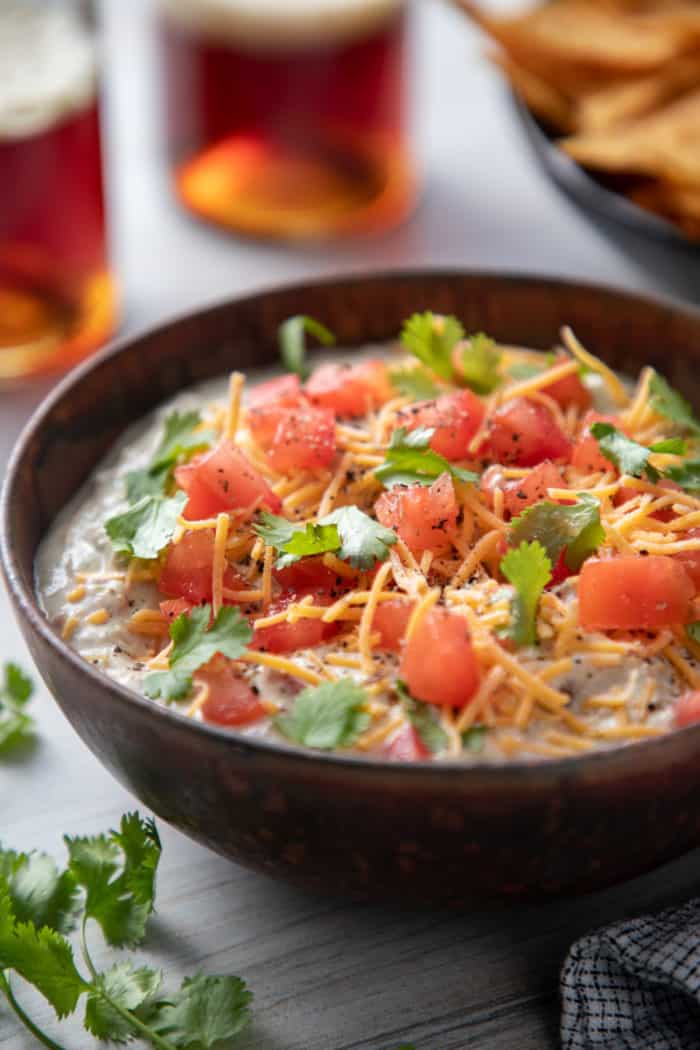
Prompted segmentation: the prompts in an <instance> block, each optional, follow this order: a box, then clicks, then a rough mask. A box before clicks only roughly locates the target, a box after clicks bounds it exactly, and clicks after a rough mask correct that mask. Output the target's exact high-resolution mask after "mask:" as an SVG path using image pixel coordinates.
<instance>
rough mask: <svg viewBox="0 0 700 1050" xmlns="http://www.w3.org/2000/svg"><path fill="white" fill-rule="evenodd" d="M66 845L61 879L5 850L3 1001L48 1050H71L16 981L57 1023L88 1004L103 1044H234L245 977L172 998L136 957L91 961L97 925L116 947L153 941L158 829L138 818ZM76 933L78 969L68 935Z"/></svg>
mask: <svg viewBox="0 0 700 1050" xmlns="http://www.w3.org/2000/svg"><path fill="white" fill-rule="evenodd" d="M65 842H66V846H67V849H68V865H67V867H66V868H65V869H64V870H62V871H59V869H58V867H57V865H56V864H55V862H54V861H53V860H52V858H51V857H49V856H47V855H46V854H42V853H15V852H14V851H12V850H7V849H3V848H2V847H0V995H2V996H4V998H5V999H6V1001H7V1004H8V1006H9V1007H10V1008H11V1009H12V1010H13V1011H14V1013H15V1014H16V1016H17V1017H18V1018H19V1020H20V1021H21V1022H22V1024H23V1025H25V1027H26V1028H27V1029H28V1030H29V1031H30V1032H31V1034H32V1035H33V1036H34V1038H35V1039H36V1040H37V1042H39V1043H41V1044H43V1045H44V1046H46V1047H48V1048H49V1050H63V1048H62V1047H61V1046H60V1045H59V1044H58V1043H57V1042H55V1041H54V1040H53V1039H51V1038H50V1037H49V1036H48V1035H47V1034H46V1033H45V1032H43V1031H42V1030H41V1029H40V1028H39V1027H38V1025H37V1024H36V1023H35V1022H34V1021H33V1020H32V1019H31V1018H30V1017H29V1016H28V1014H27V1012H26V1011H25V1009H24V1008H23V1007H22V1006H21V1005H20V1002H19V1000H18V998H17V997H16V992H15V984H16V982H17V979H19V980H21V981H23V982H26V983H27V984H29V985H31V986H33V987H34V989H35V990H36V991H37V992H39V994H40V995H42V996H43V997H44V998H45V999H46V1000H47V1002H48V1003H49V1004H50V1005H51V1006H52V1007H53V1009H54V1011H55V1013H56V1016H57V1017H58V1018H59V1019H60V1018H64V1017H67V1016H70V1015H72V1014H74V1013H75V1011H76V1010H77V1008H78V1004H79V1003H80V1001H81V1000H83V1002H84V1004H85V1007H84V1015H83V1023H84V1026H85V1029H86V1030H87V1031H88V1032H90V1033H91V1034H92V1035H94V1036H96V1037H97V1038H98V1039H101V1040H106V1041H111V1042H115V1043H126V1042H131V1041H132V1040H134V1039H139V1040H143V1041H144V1042H146V1043H148V1045H150V1046H152V1047H155V1048H156V1050H221V1048H223V1047H224V1046H229V1045H230V1040H231V1039H233V1038H234V1036H236V1035H237V1034H238V1033H239V1032H240V1031H241V1030H242V1029H243V1028H244V1027H245V1026H246V1025H247V1024H248V1022H249V1020H250V1009H249V1007H250V1001H251V999H252V996H251V993H250V992H249V991H248V989H247V988H246V986H245V984H244V982H243V981H242V980H241V979H240V978H239V977H232V976H225V975H210V976H207V975H205V974H201V973H200V974H197V975H195V976H194V977H186V978H185V979H184V981H183V982H182V984H181V985H180V988H179V989H173V990H171V991H167V992H164V991H162V990H161V988H162V984H163V974H162V973H161V971H159V970H155V969H152V968H151V967H149V966H139V965H136V962H135V961H134V960H132V959H129V958H126V959H124V958H122V959H119V960H118V961H116V962H114V963H113V964H112V965H111V966H109V968H107V969H105V970H100V969H98V967H97V965H96V963H95V961H94V959H93V957H92V954H91V951H90V947H89V943H88V929H89V923H90V922H91V921H92V922H93V923H96V924H97V925H98V926H99V927H100V928H101V930H102V933H103V936H104V938H105V940H106V942H107V943H108V944H109V945H111V946H113V947H118V948H124V947H133V946H134V945H136V944H140V943H141V942H142V941H143V940H144V937H145V936H146V932H147V923H148V919H149V917H150V915H151V914H152V912H153V907H154V900H155V885H156V873H157V870H158V864H159V861H160V857H161V844H160V839H159V836H158V832H157V830H156V827H155V824H154V823H153V821H151V820H144V819H143V818H141V817H140V816H139V815H138V814H137V813H131V814H127V815H126V816H124V817H123V818H122V820H121V824H120V827H119V830H118V831H110V832H108V833H107V834H105V835H97V836H93V837H89V838H69V837H66V839H65ZM76 927H78V928H79V938H78V940H79V945H80V956H81V957H82V963H83V964H84V965H83V966H82V967H80V968H79V964H78V962H77V961H76V954H75V950H74V945H73V941H72V939H69V936H68V935H69V934H70V933H71V932H72V931H73V930H74V929H76Z"/></svg>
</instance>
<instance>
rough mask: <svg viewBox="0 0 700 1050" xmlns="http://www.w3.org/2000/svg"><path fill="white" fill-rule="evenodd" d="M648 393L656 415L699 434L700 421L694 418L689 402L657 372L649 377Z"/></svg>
mask: <svg viewBox="0 0 700 1050" xmlns="http://www.w3.org/2000/svg"><path fill="white" fill-rule="evenodd" d="M649 394H650V395H651V407H652V408H653V409H654V411H655V412H656V413H657V414H658V415H660V416H663V417H664V419H669V420H671V422H672V423H677V424H678V426H679V427H683V428H684V429H685V430H689V431H690V432H691V433H693V434H700V422H698V420H697V419H696V418H695V415H694V414H693V409H692V408H691V406H690V404H689V403H688V402H687V401H686V400H685V398H684V397H682V396H681V395H680V394H679V393H678V391H677V390H674V389H673V387H672V386H669V384H668V383H667V382H666V380H665V379H664V378H663V376H660V375H659V373H658V372H654V375H653V376H652V377H651V382H650V384H649Z"/></svg>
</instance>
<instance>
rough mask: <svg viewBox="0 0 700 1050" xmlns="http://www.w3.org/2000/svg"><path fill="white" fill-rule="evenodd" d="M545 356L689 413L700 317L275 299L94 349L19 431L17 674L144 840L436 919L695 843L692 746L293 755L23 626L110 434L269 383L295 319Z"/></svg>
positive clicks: (501, 289) (417, 281)
mask: <svg viewBox="0 0 700 1050" xmlns="http://www.w3.org/2000/svg"><path fill="white" fill-rule="evenodd" d="M428 308H430V309H433V310H436V311H440V312H443V313H454V314H457V315H458V316H460V317H461V318H462V320H463V321H464V323H465V325H466V327H467V329H468V330H484V331H486V332H489V333H491V334H492V335H494V336H495V337H497V338H498V339H500V340H503V341H506V342H511V343H512V342H519V343H522V344H525V345H529V346H534V347H542V348H547V347H550V346H551V345H552V343H553V341H554V340H555V339H556V337H557V333H558V331H559V328H560V326H561V325H562V324H571V325H572V327H573V328H574V330H576V331H577V333H578V335H579V337H580V338H581V339H582V340H583V341H584V342H587V343H588V344H590V345H591V346H592V348H593V349H594V350H595V351H596V352H598V353H600V354H601V355H602V356H603V357H604V358H605V359H606V360H607V361H608V362H609V363H610V364H611V365H613V366H615V367H618V368H623V369H626V370H627V371H635V370H637V369H638V368H639V367H640V366H641V365H643V364H645V363H651V364H654V365H658V366H659V367H661V368H662V369H663V371H664V372H665V373H666V374H667V375H668V376H669V378H670V379H671V381H672V382H673V383H675V385H676V386H678V387H679V388H680V389H682V390H683V391H684V392H685V393H686V394H687V395H688V396H691V397H692V396H693V395H694V394H697V393H698V386H699V377H700V368H699V362H700V314H692V313H689V312H684V311H683V310H682V309H680V308H679V307H677V306H674V305H671V304H662V303H654V302H650V301H648V300H645V299H641V298H638V297H636V296H633V295H628V294H624V293H620V292H615V291H612V290H608V289H604V288H596V287H592V286H588V285H580V284H572V283H566V282H558V281H553V280H546V279H538V278H530V277H510V276H506V277H501V276H495V275H481V274H461V273H439V272H433V273H414V274H393V275H381V276H371V277H362V278H353V279H347V280H335V281H330V282H328V283H319V284H310V285H302V286H299V287H293V288H283V289H281V290H276V291H271V292H267V293H263V294H260V295H255V296H252V297H248V298H245V299H240V300H238V301H234V302H229V303H225V304H223V305H222V306H217V307H214V308H212V309H207V310H204V311H202V312H201V313H197V314H193V315H190V316H188V317H185V318H182V319H180V320H178V321H175V322H173V323H171V324H168V325H166V326H165V327H163V328H158V329H155V330H154V331H151V332H147V333H146V334H145V335H141V336H138V337H135V338H132V339H127V340H125V341H123V342H122V343H120V344H118V345H116V346H114V347H112V348H110V349H108V350H106V351H105V352H103V353H102V354H101V355H99V356H98V357H96V358H95V359H94V360H92V361H90V362H88V363H86V364H84V365H82V366H81V367H80V368H79V369H78V370H77V371H75V372H73V373H72V374H71V375H70V376H69V377H68V378H67V379H66V380H64V382H63V383H61V385H60V386H59V387H58V388H57V389H56V390H55V391H54V392H53V394H52V395H51V396H50V397H49V398H48V400H47V401H46V402H45V403H44V404H43V405H42V406H41V408H40V409H39V410H38V411H37V413H36V414H35V416H34V417H33V419H32V420H31V421H30V423H29V424H28V426H27V428H26V429H25V431H24V434H23V435H22V437H21V439H20V441H19V443H18V445H17V448H16V449H15V452H14V455H13V457H12V462H11V464H10V468H9V474H8V477H7V481H6V484H5V488H4V492H3V497H2V524H3V530H2V563H3V568H4V571H5V574H6V578H7V582H8V585H9V589H10V593H11V596H12V600H13V602H14V606H15V609H16V612H17V616H18V618H19V622H20V626H21V628H22V630H23V632H24V635H25V637H26V639H27V643H28V645H29V647H30V649H31V651H32V654H33V656H34V659H35V660H36V663H37V666H38V668H39V670H40V672H41V674H42V675H43V677H44V679H45V681H46V682H47V684H48V686H49V689H50V690H51V691H52V693H53V694H54V696H55V697H56V700H57V702H58V704H59V705H60V707H61V709H62V710H63V712H64V713H65V715H66V716H67V718H68V719H69V720H70V722H71V723H72V725H73V726H74V727H75V729H76V731H77V732H78V734H79V735H80V736H81V737H82V739H83V740H84V741H85V743H86V744H87V745H88V747H89V748H90V749H91V750H92V751H93V752H94V753H95V754H96V755H97V756H98V758H100V760H101V761H102V762H103V763H104V764H105V766H106V767H107V768H108V769H109V770H111V772H112V773H113V774H114V776H115V777H116V778H117V779H118V780H119V781H120V782H121V783H122V784H124V785H125V786H126V787H128V788H129V790H131V791H132V792H133V793H134V794H135V795H136V796H137V797H138V798H139V799H141V801H142V802H143V803H145V804H146V805H147V806H149V807H150V808H151V809H152V810H154V811H155V812H156V813H157V814H158V815H159V816H161V817H162V818H163V819H164V820H167V821H169V822H170V823H172V824H174V825H175V826H176V827H178V828H180V829H181V830H183V831H185V832H187V833H188V834H190V835H191V836H192V837H193V838H195V839H197V840H198V841H199V842H202V843H204V844H205V845H207V846H209V847H211V848H212V849H214V850H216V851H218V852H219V853H222V854H225V855H226V856H228V857H231V858H232V859H234V860H236V861H239V862H240V863H243V864H247V865H250V866H251V867H254V868H257V869H259V870H261V871H264V872H268V873H269V874H271V875H276V876H280V877H282V878H286V879H290V880H292V881H294V882H297V883H300V884H303V885H305V886H307V887H311V888H315V889H319V890H323V891H326V892H327V891H331V892H340V893H347V894H353V895H357V896H363V897H374V896H387V895H391V896H394V897H396V896H397V895H400V896H403V897H406V898H413V899H416V900H422V901H428V902H431V903H434V904H435V903H444V904H450V905H464V904H466V903H468V902H469V901H471V900H473V899H474V898H475V897H477V896H480V895H484V894H489V895H494V894H498V895H523V894H531V895H532V894H542V893H554V892H561V891H564V890H567V891H572V890H582V889H587V888H592V887H594V886H600V885H604V884H609V883H612V882H615V881H617V880H620V879H623V878H627V877H630V876H632V875H636V874H639V873H640V872H643V871H645V870H647V869H649V868H652V867H654V866H655V865H657V864H660V863H662V862H663V861H666V860H668V859H670V858H672V857H675V856H677V855H679V854H681V853H683V852H684V851H686V850H688V849H690V848H691V847H693V846H696V845H697V844H698V843H700V807H698V805H697V798H698V792H699V791H700V726H699V727H694V728H689V729H685V730H683V731H681V732H678V733H674V734H671V735H669V736H666V737H662V738H659V739H656V740H654V741H651V742H646V743H640V744H635V745H633V746H629V747H621V748H618V749H615V750H612V751H607V752H602V753H599V754H594V755H587V756H583V757H580V758H569V759H563V760H557V761H553V762H542V763H539V764H525V763H519V762H514V763H510V764H508V765H502V766H492V767H477V768H471V769H470V768H465V767H464V766H462V765H459V764H457V763H440V764H433V765H431V764H422V763H418V764H416V765H401V764H397V763H394V764H391V763H386V762H381V761H377V760H372V759H368V758H363V757H356V756H350V757H345V756H340V755H332V754H331V755H326V754H315V753H308V752H302V751H295V750H292V749H290V748H284V747H282V746H277V745H275V744H274V743H270V742H266V741H255V740H251V739H249V738H243V737H241V736H237V735H236V733H235V732H230V731H225V730H222V729H218V728H216V727H214V726H211V725H204V724H200V723H196V722H193V721H190V720H188V719H187V718H186V717H185V716H184V715H181V714H179V713H177V712H176V711H172V710H168V709H166V708H164V707H159V706H158V705H156V704H155V703H153V702H151V701H148V700H146V699H144V698H143V697H140V696H138V695H137V694H136V693H133V692H131V691H130V690H129V689H126V688H123V687H122V686H119V685H117V683H116V682H114V681H112V680H111V679H110V678H108V677H107V676H106V675H104V674H102V673H101V672H99V671H97V670H96V669H95V668H93V667H92V666H90V665H89V664H87V663H85V662H83V661H82V660H81V659H80V657H78V656H77V655H76V653H74V652H73V651H72V650H71V649H70V648H69V647H68V646H67V645H66V644H65V643H64V642H63V641H62V640H61V638H60V637H59V636H58V634H57V633H56V631H55V630H54V629H53V628H52V627H51V625H50V624H49V623H48V622H47V621H46V619H45V618H44V616H43V615H42V613H41V610H40V608H39V605H38V603H37V600H36V596H35V593H34V583H33V565H34V558H35V554H36V550H37V545H38V543H39V541H40V539H41V537H42V535H43V534H44V533H45V531H46V529H47V528H48V527H49V526H50V524H51V522H52V520H53V519H54V517H55V516H56V514H57V512H58V511H59V510H60V509H61V507H62V506H63V505H64V504H65V503H66V501H67V500H68V499H69V498H70V497H71V495H72V494H73V493H74V491H75V489H76V487H77V486H78V485H79V484H80V483H81V482H82V481H83V480H84V478H85V477H86V476H87V475H88V474H89V473H90V471H91V470H92V469H93V468H94V466H95V465H96V463H97V462H98V461H99V459H100V458H101V457H102V456H103V454H104V453H105V452H106V451H107V449H108V448H109V447H110V445H111V444H112V443H113V442H114V440H115V439H116V438H117V437H118V436H119V434H120V433H121V432H122V431H123V430H124V428H125V427H126V426H128V425H129V424H130V423H132V422H133V421H134V420H136V419H138V418H139V417H140V416H142V415H143V414H144V413H146V412H148V411H149V410H150V409H151V408H153V407H154V406H155V405H156V404H157V403H158V402H160V401H162V400H163V399H165V398H170V397H171V396H172V395H174V394H175V393H176V392H177V391H179V390H181V389H182V388H184V387H186V386H188V385H189V384H191V383H195V382H197V381H199V380H202V379H205V378H207V377H210V376H214V375H218V374H221V373H223V372H225V371H227V370H229V369H232V368H234V367H235V368H248V367H250V366H252V365H260V364H264V363H266V362H272V361H274V360H275V358H276V356H277V348H276V331H277V326H278V324H279V322H280V321H281V320H283V319H284V318H285V317H288V316H289V315H290V314H294V313H306V314H311V315H312V316H314V317H317V318H319V320H321V321H323V322H324V323H325V324H327V325H328V326H329V327H330V328H331V329H333V330H334V331H335V332H336V333H337V334H338V337H339V340H340V342H341V343H343V344H349V345H353V344H359V343H362V342H366V341H380V340H385V339H389V338H391V337H393V336H395V334H396V332H397V331H398V329H399V327H400V324H401V322H402V320H403V319H404V318H405V317H406V316H408V315H409V314H410V313H411V312H412V311H414V310H423V309H428Z"/></svg>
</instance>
